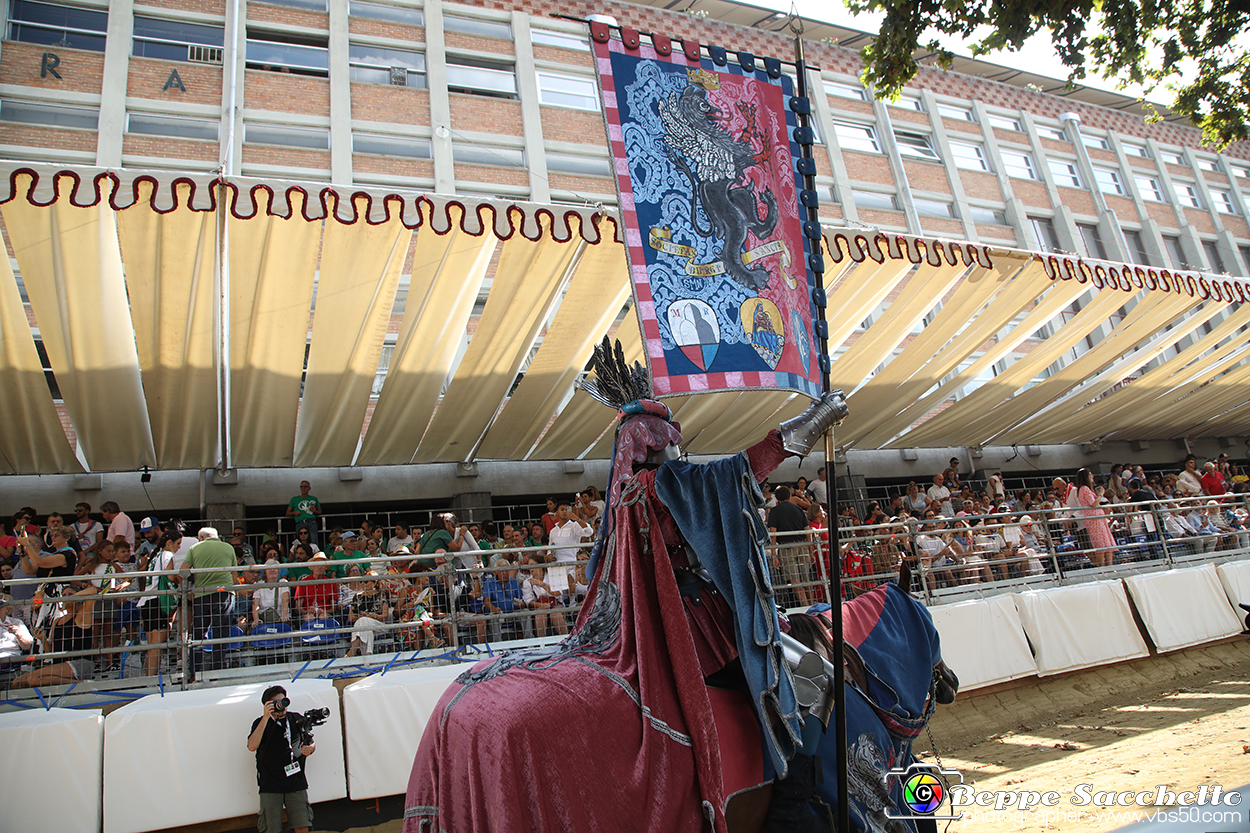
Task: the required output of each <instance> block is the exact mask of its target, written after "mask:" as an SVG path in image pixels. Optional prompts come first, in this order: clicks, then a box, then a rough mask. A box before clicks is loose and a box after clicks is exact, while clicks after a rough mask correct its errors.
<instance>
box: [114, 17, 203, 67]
mask: <svg viewBox="0 0 1250 833" xmlns="http://www.w3.org/2000/svg"><path fill="white" fill-rule="evenodd" d="M224 37H225V35H224V33H223V30H222V29H221V27H220V26H201V25H200V24H198V23H182V22H180V21H175V20H160V19H159V18H155V17H140V16H139V15H135V38H134V46H133V49H132V52H133V54H135V55H137V56H138V57H141V58H160V59H162V60H166V61H196V62H199V63H209V64H220V63H221V56H222V43H223V42H224Z"/></svg>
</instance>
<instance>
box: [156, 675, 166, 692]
mask: <svg viewBox="0 0 1250 833" xmlns="http://www.w3.org/2000/svg"><path fill="white" fill-rule="evenodd" d="M156 686H157V688H159V689H160V690H161V696H162V697H164V696H165V675H164V674H157V675H156Z"/></svg>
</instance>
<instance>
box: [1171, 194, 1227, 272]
mask: <svg viewBox="0 0 1250 833" xmlns="http://www.w3.org/2000/svg"><path fill="white" fill-rule="evenodd" d="M1183 210H1184V212H1185V219H1186V220H1187V221H1188V222H1189V224H1190V225H1191V226H1193V227H1194V228H1195V229H1196V230H1197V231H1198V233H1199V234H1215V223H1213V222H1211V214H1210V213H1209V212H1208V211H1206V210H1205V209H1201V208H1190V207H1189V206H1183ZM1238 271H1240V270H1238Z"/></svg>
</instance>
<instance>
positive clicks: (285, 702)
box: [273, 697, 330, 746]
mask: <svg viewBox="0 0 1250 833" xmlns="http://www.w3.org/2000/svg"><path fill="white" fill-rule="evenodd" d="M273 705H274V712H275V714H278V715H282V714H285V713H286V710H287V707H288V706H290V705H291V698H290V697H280V698H278V699H277V700H275V701H274V704H273ZM291 716H292V717H294V718H295V720H293V721H292V728H293V729H295V730H296V731H297V732H298V733H299V745H300V746H308V745H309V744H311V743H312V742H313V733H312V729H313V727H315V726H320V725H322V724H323V723H325V722H326V720H327V719H328V718H329V717H330V710H329V709H309V710H308V711H306V712H303V713H300V712H295V713H293V714H292V715H291Z"/></svg>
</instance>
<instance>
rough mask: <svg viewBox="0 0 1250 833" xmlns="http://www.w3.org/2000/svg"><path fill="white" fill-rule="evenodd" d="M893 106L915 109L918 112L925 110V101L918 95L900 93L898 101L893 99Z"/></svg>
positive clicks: (891, 103) (891, 104)
mask: <svg viewBox="0 0 1250 833" xmlns="http://www.w3.org/2000/svg"><path fill="white" fill-rule="evenodd" d="M890 106H891V107H901V108H902V109H904V110H915V111H916V112H918V113H923V112H924V102H923V101H921V100H920V96H918V95H900V96H899V97H898V101H891V102H890Z"/></svg>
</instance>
